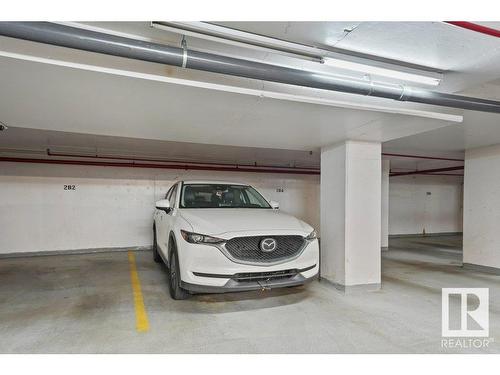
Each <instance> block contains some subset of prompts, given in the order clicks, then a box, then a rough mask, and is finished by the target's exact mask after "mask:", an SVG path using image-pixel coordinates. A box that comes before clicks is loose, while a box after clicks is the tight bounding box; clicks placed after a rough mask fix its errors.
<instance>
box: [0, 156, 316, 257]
mask: <svg viewBox="0 0 500 375" xmlns="http://www.w3.org/2000/svg"><path fill="white" fill-rule="evenodd" d="M183 178H186V179H187V178H189V179H221V180H229V181H231V180H232V181H243V182H248V183H250V184H252V185H253V186H255V187H256V188H258V189H259V190H260V191H261V192H262V193H263V194H264V195H265V196H266V197H267V198H268V199H272V200H276V201H278V202H279V203H280V205H281V209H282V210H283V211H285V212H287V213H290V214H293V215H296V216H297V217H299V218H301V219H303V220H305V221H306V222H308V223H309V224H311V225H312V226H314V227H315V228H318V229H319V210H318V207H319V176H299V175H283V174H260V173H229V172H226V173H223V172H201V171H179V170H157V169H155V170H152V169H151V170H150V169H132V168H114V167H87V166H61V165H57V166H56V165H43V164H13V163H0V253H12V252H31V251H52V250H72V249H91V248H102V247H127V246H150V245H151V240H152V239H151V235H152V229H151V228H152V214H153V210H154V202H155V201H156V200H158V199H161V198H163V197H164V195H165V193H166V191H167V189H168V188H169V187H170V185H171V184H172V183H173V182H174V181H175V180H179V179H183ZM64 185H75V186H76V190H64ZM277 188H283V189H284V191H283V192H277V191H276V189H277Z"/></svg>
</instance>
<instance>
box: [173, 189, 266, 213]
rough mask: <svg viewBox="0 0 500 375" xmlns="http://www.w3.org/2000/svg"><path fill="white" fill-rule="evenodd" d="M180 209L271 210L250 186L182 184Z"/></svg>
mask: <svg viewBox="0 0 500 375" xmlns="http://www.w3.org/2000/svg"><path fill="white" fill-rule="evenodd" d="M179 207H180V208H271V206H270V205H269V203H267V201H266V200H265V199H264V198H263V197H262V195H260V194H259V193H258V192H257V190H255V189H254V188H253V187H251V186H245V185H224V184H183V185H182V190H181V199H180V204H179Z"/></svg>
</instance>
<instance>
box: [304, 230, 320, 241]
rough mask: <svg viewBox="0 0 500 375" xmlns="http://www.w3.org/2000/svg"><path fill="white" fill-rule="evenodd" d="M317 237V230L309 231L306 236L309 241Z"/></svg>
mask: <svg viewBox="0 0 500 375" xmlns="http://www.w3.org/2000/svg"><path fill="white" fill-rule="evenodd" d="M316 238H318V234H317V233H316V231H315V230H313V231H312V232H311V233H309V235H308V236H307V237H306V240H308V241H312V240H315V239H316Z"/></svg>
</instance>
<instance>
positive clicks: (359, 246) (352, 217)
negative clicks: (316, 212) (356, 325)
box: [321, 141, 381, 291]
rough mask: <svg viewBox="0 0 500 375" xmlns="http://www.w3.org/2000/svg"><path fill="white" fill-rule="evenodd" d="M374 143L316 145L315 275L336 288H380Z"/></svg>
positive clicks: (378, 161) (378, 186) (377, 146)
mask: <svg viewBox="0 0 500 375" xmlns="http://www.w3.org/2000/svg"><path fill="white" fill-rule="evenodd" d="M380 165H381V146H380V143H373V142H357V141H346V142H344V143H341V144H337V145H333V146H329V147H324V148H322V149H321V276H322V278H325V279H326V280H328V281H330V282H332V283H333V284H334V285H335V286H336V287H337V288H338V289H341V290H344V291H350V290H356V289H361V290H365V289H366V290H374V289H379V288H380V259H381V253H380V235H381V226H380V222H381V173H380Z"/></svg>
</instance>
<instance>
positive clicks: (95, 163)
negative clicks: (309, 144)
mask: <svg viewBox="0 0 500 375" xmlns="http://www.w3.org/2000/svg"><path fill="white" fill-rule="evenodd" d="M0 162H10V163H36V164H65V165H89V166H99V167H127V168H154V169H184V170H197V171H221V172H254V173H284V174H303V175H319V174H320V171H319V170H296V169H293V168H261V167H238V166H223V165H221V166H207V165H195V164H152V163H136V162H123V163H119V162H110V161H107V162H104V161H91V160H69V159H34V158H14V157H3V156H2V157H0Z"/></svg>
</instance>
